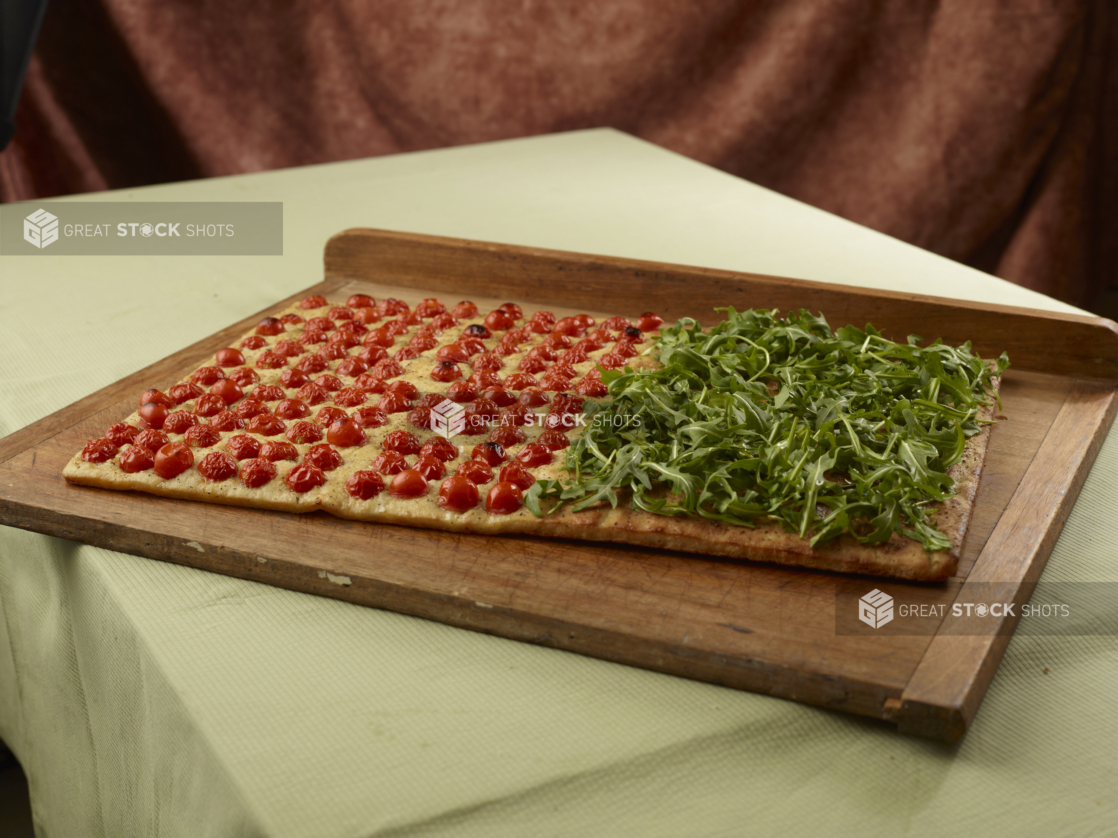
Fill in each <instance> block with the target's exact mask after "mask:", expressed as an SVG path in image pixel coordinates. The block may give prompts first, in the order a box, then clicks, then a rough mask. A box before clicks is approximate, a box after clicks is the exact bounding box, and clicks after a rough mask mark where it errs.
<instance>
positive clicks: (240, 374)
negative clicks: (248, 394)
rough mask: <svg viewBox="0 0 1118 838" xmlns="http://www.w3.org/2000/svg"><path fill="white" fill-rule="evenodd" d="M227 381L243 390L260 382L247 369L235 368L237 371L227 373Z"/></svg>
mask: <svg viewBox="0 0 1118 838" xmlns="http://www.w3.org/2000/svg"><path fill="white" fill-rule="evenodd" d="M229 380H230V381H232V382H233V383H235V384H236V385H237V386H238V387H240V388H241V389H242V390H243V389H245V388H246V387H251V386H252V385H253V384H255V383H256V382H258V381H259V380H260V376H259V375H257V374H256V373H254V372H253V371H252V370H250V369H249V368H248V367H237V369H235V370H230V371H229Z"/></svg>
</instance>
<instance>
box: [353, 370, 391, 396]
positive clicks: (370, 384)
mask: <svg viewBox="0 0 1118 838" xmlns="http://www.w3.org/2000/svg"><path fill="white" fill-rule="evenodd" d="M353 386H354V387H360V388H361V390H362V392H364V393H383V392H384V379H383V378H373V377H372V376H371V375H369V374H368V373H363V374H362V375H359V376H357V378H355V379H353Z"/></svg>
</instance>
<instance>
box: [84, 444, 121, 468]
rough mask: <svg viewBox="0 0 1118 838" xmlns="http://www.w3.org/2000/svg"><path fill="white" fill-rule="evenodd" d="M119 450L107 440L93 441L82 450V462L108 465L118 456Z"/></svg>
mask: <svg viewBox="0 0 1118 838" xmlns="http://www.w3.org/2000/svg"><path fill="white" fill-rule="evenodd" d="M118 450H119V449H118V447H117V446H115V445H113V444H112V442H110V441H109V440H107V439H91V440H90V441H89V442H87V443H86V444H85V448H83V449H82V460H83V461H84V462H87V463H107V462H108V461H109V460H111V459H112V458H113V457H115V456H116V452H117V451H118Z"/></svg>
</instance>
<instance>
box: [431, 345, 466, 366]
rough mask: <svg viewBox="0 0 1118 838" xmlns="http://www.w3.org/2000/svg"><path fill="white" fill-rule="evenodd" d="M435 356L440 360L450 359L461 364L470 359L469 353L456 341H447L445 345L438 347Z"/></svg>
mask: <svg viewBox="0 0 1118 838" xmlns="http://www.w3.org/2000/svg"><path fill="white" fill-rule="evenodd" d="M435 357H436V358H438V359H439V360H440V361H452V362H454V363H456V364H461V363H465V362H466V361H468V360H470V353H469V351H468V350H467V349H466V348H465V347H463V346H460V345H459V344H457V343H448V344H447V345H446V346H442V347H439V351H438V352H436V353H435Z"/></svg>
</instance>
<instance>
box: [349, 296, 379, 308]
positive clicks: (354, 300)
mask: <svg viewBox="0 0 1118 838" xmlns="http://www.w3.org/2000/svg"><path fill="white" fill-rule="evenodd" d="M345 304H346V305H347V306H348V307H349V308H372V307H373V306H375V305H376V304H377V303H376V300H374V299H373V298H372V297H370V296H369V295H368V294H354V295H352V296H351V297H350V298H349V299H348V300H346V301H345Z"/></svg>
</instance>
